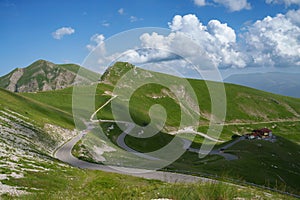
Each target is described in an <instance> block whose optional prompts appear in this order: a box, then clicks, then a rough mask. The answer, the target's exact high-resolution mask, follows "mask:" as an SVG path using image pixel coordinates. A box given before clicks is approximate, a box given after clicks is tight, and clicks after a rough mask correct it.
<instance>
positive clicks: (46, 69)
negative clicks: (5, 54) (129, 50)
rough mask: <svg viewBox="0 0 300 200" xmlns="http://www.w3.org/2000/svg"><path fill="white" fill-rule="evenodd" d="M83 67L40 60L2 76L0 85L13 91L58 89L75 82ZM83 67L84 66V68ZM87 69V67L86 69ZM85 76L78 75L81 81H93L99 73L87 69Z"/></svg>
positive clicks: (78, 79)
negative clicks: (78, 72)
mask: <svg viewBox="0 0 300 200" xmlns="http://www.w3.org/2000/svg"><path fill="white" fill-rule="evenodd" d="M80 68H81V67H80V66H79V65H75V64H60V65H58V64H54V63H51V62H49V61H45V60H38V61H36V62H34V63H32V64H31V65H29V66H28V67H26V68H17V69H15V70H13V71H12V72H10V73H9V74H7V75H5V76H3V77H0V87H1V88H4V89H7V90H9V91H12V92H37V91H49V90H58V89H63V88H66V87H70V86H71V85H73V84H76V83H75V78H76V73H77V71H78V70H79V69H80ZM82 69H83V68H82ZM84 70H85V69H84ZM85 72H86V73H84V76H81V77H77V79H76V80H77V81H80V82H86V83H89V82H93V81H94V80H97V77H98V76H99V75H98V74H96V73H94V72H91V71H89V70H85Z"/></svg>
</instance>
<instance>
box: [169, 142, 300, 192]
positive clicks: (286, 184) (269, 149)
mask: <svg viewBox="0 0 300 200" xmlns="http://www.w3.org/2000/svg"><path fill="white" fill-rule="evenodd" d="M222 146H223V145H219V147H222ZM225 153H231V154H234V155H237V156H238V157H239V159H238V160H232V161H225V160H224V159H223V158H222V157H220V156H216V155H209V156H206V157H205V158H204V159H199V157H198V155H197V154H193V153H189V152H186V153H185V154H184V155H183V156H182V157H181V158H180V159H178V160H177V161H176V162H174V163H173V164H171V165H170V166H168V167H167V168H166V169H168V170H178V171H182V172H184V171H190V172H195V173H196V174H197V173H199V175H208V174H210V175H212V176H217V177H224V176H226V177H227V178H233V179H236V180H241V181H246V182H250V183H255V184H258V185H265V186H268V187H271V188H276V189H278V190H282V191H289V192H292V193H298V191H299V175H300V174H299V167H300V166H299V161H300V151H299V145H297V144H295V143H293V142H291V141H290V140H286V139H284V138H281V137H278V138H277V142H275V143H272V142H269V141H264V140H251V141H250V140H244V141H241V142H239V143H237V144H235V145H234V146H232V147H230V148H229V149H227V150H225ZM220 169H222V170H220Z"/></svg>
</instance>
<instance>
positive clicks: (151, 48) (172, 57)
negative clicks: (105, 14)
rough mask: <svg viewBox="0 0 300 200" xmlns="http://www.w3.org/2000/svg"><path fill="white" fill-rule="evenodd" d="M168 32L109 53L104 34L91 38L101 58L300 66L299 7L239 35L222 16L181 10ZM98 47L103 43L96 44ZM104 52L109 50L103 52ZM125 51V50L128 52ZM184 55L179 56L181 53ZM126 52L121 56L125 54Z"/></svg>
mask: <svg viewBox="0 0 300 200" xmlns="http://www.w3.org/2000/svg"><path fill="white" fill-rule="evenodd" d="M169 27H170V29H171V32H170V33H169V34H167V35H160V34H158V33H155V32H153V33H144V34H142V35H141V36H140V38H139V39H140V45H137V46H135V48H136V49H126V50H124V51H123V52H113V53H112V54H111V55H107V54H106V53H107V52H106V50H105V43H104V36H103V35H99V34H96V35H94V36H93V37H92V38H91V41H92V43H94V44H90V45H88V46H87V48H88V49H90V50H93V49H95V47H96V45H95V44H103V45H101V46H100V47H101V48H99V52H101V55H103V56H102V57H101V58H100V59H99V60H98V64H99V63H100V64H104V63H108V62H111V61H113V60H114V59H116V58H119V59H121V60H122V61H127V62H132V63H133V64H142V65H144V64H147V63H148V64H149V63H152V64H161V65H162V66H167V65H170V66H182V65H183V64H182V63H184V62H182V59H181V57H183V58H185V59H187V60H188V61H189V62H191V63H193V64H194V65H195V66H198V67H200V68H201V69H208V68H211V66H215V67H218V68H245V67H291V66H293V67H297V66H300V9H299V10H290V11H288V12H287V13H286V14H278V15H276V16H275V17H270V16H268V17H266V18H264V19H262V20H258V21H256V22H254V23H253V24H251V25H249V26H248V27H247V28H246V29H245V30H244V32H243V33H241V34H240V36H239V37H237V35H236V33H235V31H234V29H232V28H231V27H230V26H229V25H228V24H226V23H222V22H220V21H218V20H211V21H209V22H208V23H207V24H203V23H202V22H201V21H200V20H199V19H198V18H197V17H196V16H195V15H192V14H189V15H185V16H180V15H176V16H174V18H173V20H172V22H170V23H169ZM97 49H98V48H97ZM103 52H104V53H103ZM124 52H125V53H124ZM178 55H180V56H178ZM120 56H121V57H120Z"/></svg>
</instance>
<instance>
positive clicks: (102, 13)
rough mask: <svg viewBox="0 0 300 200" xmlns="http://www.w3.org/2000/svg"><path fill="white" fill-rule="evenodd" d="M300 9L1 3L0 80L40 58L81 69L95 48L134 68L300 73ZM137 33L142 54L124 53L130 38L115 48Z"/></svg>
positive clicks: (211, 3) (257, 0)
mask: <svg viewBox="0 0 300 200" xmlns="http://www.w3.org/2000/svg"><path fill="white" fill-rule="evenodd" d="M299 6H300V0H87V1H83V0H72V1H71V0H52V1H38V0H0V27H1V31H0V40H1V46H0V57H1V59H0V66H1V67H0V76H1V75H4V74H6V73H8V72H10V71H11V70H13V69H14V68H17V67H19V68H21V67H26V66H28V65H29V64H31V63H32V62H34V61H36V60H38V59H45V60H49V61H51V62H54V63H76V64H83V63H85V62H84V61H85V59H86V57H87V56H88V55H89V54H90V53H91V52H92V51H95V50H96V49H97V48H96V47H97V45H100V46H102V47H100V48H98V50H99V51H100V53H101V51H102V53H103V52H105V53H107V51H108V49H109V48H110V49H115V52H110V53H111V55H109V56H108V55H107V56H106V58H105V59H104V58H103V59H102V60H101V58H100V59H98V60H97V62H98V64H99V65H100V64H101V63H102V64H103V63H108V61H111V60H114V59H115V58H117V57H120V55H121V54H122V53H124V52H126V54H125V56H124V55H123V54H122V55H123V57H122V59H126V61H130V62H132V63H135V64H140V65H144V64H145V63H155V64H158V63H159V64H162V65H164V64H166V63H168V64H172V65H174V66H179V65H180V64H182V63H181V61H180V60H179V59H178V56H180V57H184V58H186V59H187V60H189V61H190V62H192V63H193V64H194V65H196V66H200V65H204V66H206V65H207V66H208V65H212V66H215V67H216V68H218V69H220V70H221V71H222V73H223V74H225V76H227V75H230V74H232V73H249V72H265V71H281V72H300V70H299V68H300V10H299ZM145 27H157V28H153V29H149V28H145ZM135 28H140V32H139V35H138V36H137V43H139V44H136V43H134V42H132V45H136V46H135V47H137V46H138V47H139V48H140V47H143V48H144V50H143V51H139V50H138V49H134V47H132V48H133V49H131V50H130V49H126V48H123V49H122V48H121V47H119V46H122V45H124V46H126V44H127V43H130V42H131V41H133V40H134V39H132V40H131V39H128V35H126V34H125V35H126V37H125V36H124V35H123V36H120V37H119V38H120V39H123V40H122V41H121V42H119V43H118V44H114V45H113V44H112V43H113V42H112V39H111V38H112V37H113V36H114V37H115V35H116V34H119V33H122V32H124V31H128V30H132V29H135ZM143 28H144V29H143ZM159 28H163V29H164V30H165V31H162V32H159V30H160V29H159ZM143 30H145V32H142V31H143ZM129 33H131V35H132V34H133V33H136V31H133V32H132V31H131V32H130V31H129ZM119 35H120V34H119ZM121 35H122V34H121ZM182 35H184V37H183V36H182ZM114 37H113V38H114ZM115 38H116V37H115ZM126 38H127V39H126ZM110 39H111V40H110ZM115 41H116V39H115ZM122 51H123V52H122ZM174 55H177V56H174ZM203 63H204V64H203ZM99 70H100V72H102V71H103V68H101V67H100V68H99Z"/></svg>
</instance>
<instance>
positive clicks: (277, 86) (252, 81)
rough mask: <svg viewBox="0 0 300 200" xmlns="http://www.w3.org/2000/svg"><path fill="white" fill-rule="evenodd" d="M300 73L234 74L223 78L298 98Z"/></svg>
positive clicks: (299, 94) (230, 81) (228, 81)
mask: <svg viewBox="0 0 300 200" xmlns="http://www.w3.org/2000/svg"><path fill="white" fill-rule="evenodd" d="M299 77H300V74H297V73H294V74H292V73H279V72H270V73H250V74H235V75H231V76H229V77H228V78H226V79H225V80H224V82H227V83H235V84H239V85H244V86H248V87H252V88H256V89H259V90H264V91H268V92H272V93H275V94H281V95H285V96H291V97H296V98H300V81H299Z"/></svg>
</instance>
